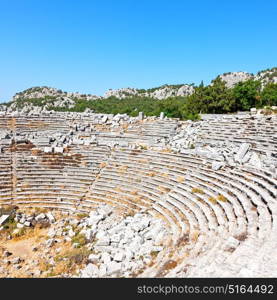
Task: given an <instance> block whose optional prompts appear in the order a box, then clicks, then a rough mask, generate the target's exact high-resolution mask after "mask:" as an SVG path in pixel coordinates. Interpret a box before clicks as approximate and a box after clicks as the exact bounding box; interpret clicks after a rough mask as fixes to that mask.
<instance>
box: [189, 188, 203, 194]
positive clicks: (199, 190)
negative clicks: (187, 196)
mask: <svg viewBox="0 0 277 300" xmlns="http://www.w3.org/2000/svg"><path fill="white" fill-rule="evenodd" d="M191 192H192V193H197V194H204V191H203V190H202V189H199V188H192V189H191Z"/></svg>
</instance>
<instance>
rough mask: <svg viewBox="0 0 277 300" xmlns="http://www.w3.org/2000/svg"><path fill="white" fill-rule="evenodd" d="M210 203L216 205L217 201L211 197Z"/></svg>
mask: <svg viewBox="0 0 277 300" xmlns="http://www.w3.org/2000/svg"><path fill="white" fill-rule="evenodd" d="M209 201H210V202H211V203H212V204H216V203H217V201H216V199H215V198H214V197H209Z"/></svg>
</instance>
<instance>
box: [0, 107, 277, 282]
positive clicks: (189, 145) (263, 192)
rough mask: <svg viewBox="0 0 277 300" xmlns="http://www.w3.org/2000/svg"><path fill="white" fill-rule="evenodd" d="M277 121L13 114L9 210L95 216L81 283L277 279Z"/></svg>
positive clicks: (5, 199)
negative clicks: (114, 278)
mask: <svg viewBox="0 0 277 300" xmlns="http://www.w3.org/2000/svg"><path fill="white" fill-rule="evenodd" d="M276 121H277V115H276V114H272V115H262V114H253V113H252V114H250V113H246V114H236V115H206V116H203V118H202V120H201V121H197V122H192V121H180V120H178V119H169V118H166V117H164V114H161V116H160V117H145V116H144V114H143V113H141V114H139V117H129V116H127V115H125V114H124V115H105V114H94V113H89V112H88V113H70V112H63V113H58V112H56V113H55V112H44V113H40V114H28V115H25V114H24V113H20V112H14V113H5V112H3V113H2V114H1V115H0V204H1V205H16V206H18V207H22V208H30V207H31V208H35V207H39V208H45V209H49V211H51V210H52V211H62V212H64V213H65V216H68V217H69V218H70V216H72V214H74V213H87V214H88V217H87V218H85V219H84V220H83V221H81V222H79V223H78V224H79V225H78V226H79V227H80V228H82V230H83V233H84V235H85V236H86V237H87V239H88V240H91V239H93V237H95V236H96V237H97V239H96V244H93V247H94V250H95V249H96V248H97V247H98V248H97V249H96V250H97V251H96V252H95V254H93V255H91V256H90V261H89V263H88V264H87V266H86V267H85V268H84V269H82V270H80V273H79V275H78V276H79V277H109V276H126V277H128V276H142V277H276V275H277V258H276V256H275V255H273V253H274V251H275V249H276V247H277V199H276V195H277V190H276V183H277V173H276V166H277V127H276ZM112 211H117V212H118V216H120V219H118V220H117V221H115V220H113V214H111V212H112ZM0 218H1V219H0V226H1V224H2V223H4V222H5V220H6V218H7V217H5V215H3V216H2V217H0ZM17 218H18V220H21V221H22V216H21V217H20V216H17ZM20 218H21V219H20ZM41 218H46V216H41ZM109 218H111V219H109ZM26 222H27V223H26ZM30 222H32V219H29V221H28V216H26V217H23V221H22V222H21V223H20V224H23V225H22V226H30V224H31V223H30ZM72 222H73V223H74V221H72ZM24 224H25V225H24ZM91 225H93V227H90V226H91ZM20 226H21V225H20ZM60 226H61V227H63V226H65V225H64V223H61V224H60ZM0 229H1V228H0ZM71 230H72V228H70V229H69V233H67V234H68V236H67V237H66V238H68V239H70V238H71V236H70V232H71ZM57 235H58V234H57V231H54V232H52V234H51V231H50V233H49V239H50V241H49V240H48V241H47V242H48V244H47V247H50V246H51V244H52V243H53V239H55V236H57ZM72 235H74V233H72ZM122 240H124V241H125V243H123V242H122ZM91 247H92V246H91ZM95 247H96V248H95ZM153 252H154V253H155V258H154V259H153V256H151V255H150V254H151V253H152V254H153ZM151 257H152V261H151ZM0 267H1V266H0ZM138 269H139V270H141V271H140V272H137V273H136V270H138ZM132 274H133V275H132ZM134 274H136V275H134Z"/></svg>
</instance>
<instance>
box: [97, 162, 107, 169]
mask: <svg viewBox="0 0 277 300" xmlns="http://www.w3.org/2000/svg"><path fill="white" fill-rule="evenodd" d="M106 166H107V163H105V162H101V163H100V165H99V168H105V167H106Z"/></svg>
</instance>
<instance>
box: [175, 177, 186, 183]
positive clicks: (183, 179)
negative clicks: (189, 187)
mask: <svg viewBox="0 0 277 300" xmlns="http://www.w3.org/2000/svg"><path fill="white" fill-rule="evenodd" d="M177 181H178V182H179V183H183V182H184V181H185V177H184V176H178V177H177Z"/></svg>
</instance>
